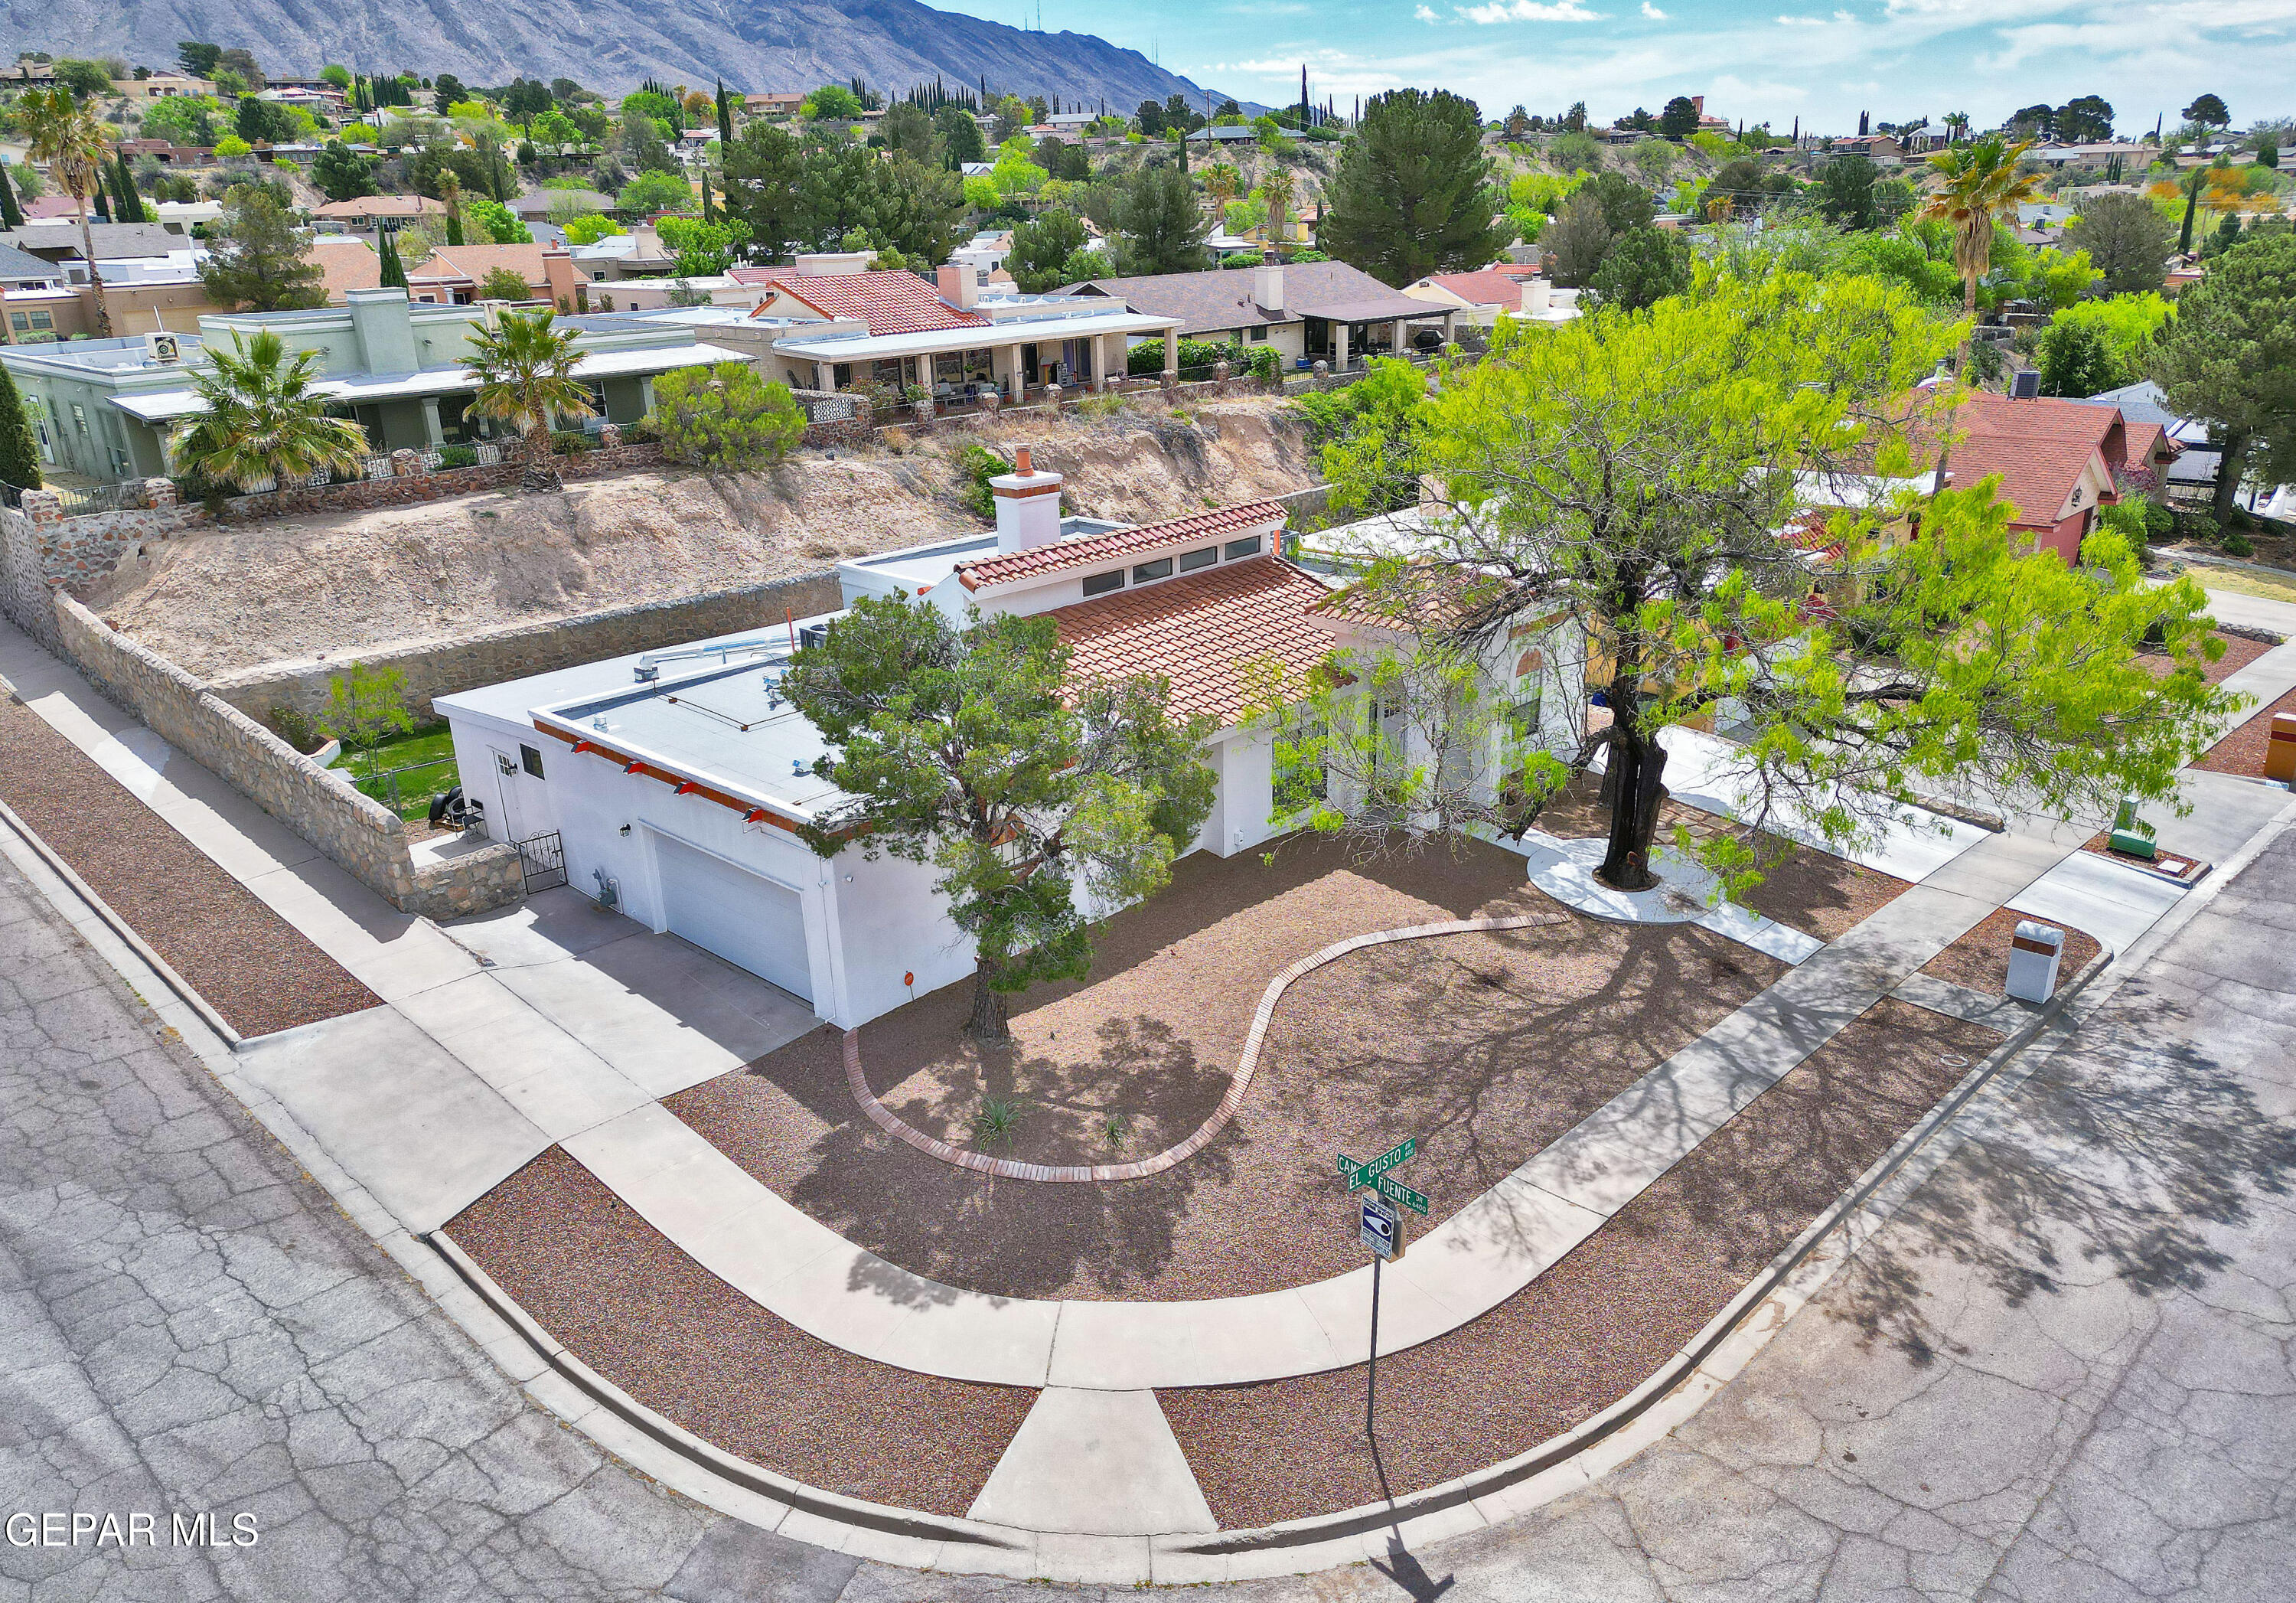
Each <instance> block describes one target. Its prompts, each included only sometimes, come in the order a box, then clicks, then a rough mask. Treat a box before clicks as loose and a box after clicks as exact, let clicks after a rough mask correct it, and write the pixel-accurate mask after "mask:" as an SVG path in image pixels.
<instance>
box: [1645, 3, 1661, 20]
mask: <svg viewBox="0 0 2296 1603" xmlns="http://www.w3.org/2000/svg"><path fill="white" fill-rule="evenodd" d="M1643 15H1644V16H1645V17H1648V18H1649V19H1650V20H1651V21H1653V22H1663V21H1666V13H1665V12H1662V11H1661V10H1659V8H1658V7H1657V6H1655V5H1652V4H1651V0H1643Z"/></svg>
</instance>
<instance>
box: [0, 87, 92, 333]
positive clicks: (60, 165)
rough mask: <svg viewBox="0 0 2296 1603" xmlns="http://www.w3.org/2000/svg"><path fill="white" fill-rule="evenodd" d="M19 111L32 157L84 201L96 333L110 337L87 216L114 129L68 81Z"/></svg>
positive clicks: (83, 236) (82, 239)
mask: <svg viewBox="0 0 2296 1603" xmlns="http://www.w3.org/2000/svg"><path fill="white" fill-rule="evenodd" d="M16 114H17V120H18V125H19V126H20V127H22V129H23V130H24V136H25V139H26V141H27V142H28V143H29V145H30V147H31V149H30V154H31V157H32V160H36V161H45V162H46V163H47V164H48V173H49V176H50V177H53V178H54V179H55V181H56V182H57V183H58V184H60V185H62V186H63V189H64V193H67V194H69V195H70V196H71V197H72V199H73V200H75V201H78V202H79V244H80V254H81V255H83V256H85V257H86V258H87V287H88V289H89V291H90V292H91V293H92V294H93V295H94V300H95V337H96V338H97V339H99V340H105V339H110V338H111V308H108V307H107V306H105V305H104V302H103V275H102V274H101V273H99V272H98V271H96V266H95V238H94V234H92V233H90V231H89V229H88V220H87V219H88V208H89V206H90V204H91V202H92V199H93V197H94V195H95V194H96V193H98V192H99V191H100V190H101V188H102V184H103V169H104V164H105V163H106V162H107V161H108V160H110V159H111V129H110V128H109V127H105V126H104V123H103V119H102V118H100V117H98V116H97V115H96V114H95V108H94V107H93V106H89V105H83V104H81V103H80V102H79V101H78V100H77V99H76V98H74V97H73V95H72V92H71V91H70V89H67V88H65V87H63V86H61V85H58V86H56V87H54V88H53V89H46V90H40V89H35V90H33V91H32V92H31V93H30V94H29V95H25V96H24V98H23V99H22V100H21V102H19V103H18V104H17V107H16Z"/></svg>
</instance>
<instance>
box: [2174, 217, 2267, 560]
mask: <svg viewBox="0 0 2296 1603" xmlns="http://www.w3.org/2000/svg"><path fill="white" fill-rule="evenodd" d="M2152 373H2153V382H2156V383H2158V384H2159V385H2160V386H2161V389H2162V390H2164V391H2165V392H2166V393H2167V396H2168V404H2169V407H2172V408H2173V409H2174V410H2176V411H2177V412H2179V413H2181V414H2183V415H2185V416H2187V417H2204V418H2207V419H2209V420H2210V429H2211V433H2212V434H2213V436H2214V437H2215V438H2216V440H2218V443H2219V444H2220V445H2221V446H2222V448H2223V452H2224V456H2223V459H2222V465H2221V466H2219V467H2218V470H2217V486H2216V510H2217V514H2218V517H2219V519H2223V518H2227V517H2229V516H2230V515H2231V513H2232V511H2233V508H2234V500H2233V497H2234V496H2235V493H2236V492H2237V491H2238V489H2239V488H2240V485H2241V481H2242V480H2243V478H2244V477H2245V476H2246V475H2247V473H2248V472H2249V470H2250V468H2251V465H2253V466H2255V467H2256V468H2257V469H2259V470H2260V473H2261V475H2262V476H2263V477H2265V478H2267V479H2268V480H2269V481H2272V482H2275V483H2286V482H2289V481H2292V480H2296V236H2292V235H2290V234H2267V235H2263V236H2261V237H2259V238H2257V239H2253V240H2250V241H2247V242H2245V243H2242V244H2240V245H2237V246H2235V248H2233V249H2232V250H2230V251H2226V252H2225V253H2224V254H2223V255H2222V256H2220V257H2218V258H2217V259H2216V260H2215V262H2213V263H2212V264H2211V265H2210V268H2209V274H2208V276H2207V277H2206V278H2203V279H2202V281H2201V282H2200V283H2199V284H2194V286H2192V287H2191V288H2190V289H2188V290H2186V291H2185V292H2184V293H2183V294H2181V295H2179V296H2178V297H2177V306H2176V312H2175V316H2173V317H2172V318H2171V319H2170V321H2169V325H2168V327H2167V329H2166V330H2165V332H2164V333H2162V334H2161V338H2160V341H2159V343H2158V344H2157V346H2156V347H2155V349H2154V351H2153V359H2152ZM2251 458H2253V462H2252V463H2251Z"/></svg>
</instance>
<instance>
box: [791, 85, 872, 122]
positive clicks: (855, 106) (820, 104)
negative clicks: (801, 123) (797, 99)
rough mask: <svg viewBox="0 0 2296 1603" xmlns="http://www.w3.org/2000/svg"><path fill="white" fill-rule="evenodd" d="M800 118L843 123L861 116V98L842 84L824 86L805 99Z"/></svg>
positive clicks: (800, 110)
mask: <svg viewBox="0 0 2296 1603" xmlns="http://www.w3.org/2000/svg"><path fill="white" fill-rule="evenodd" d="M798 114H799V116H801V117H807V118H815V119H824V120H832V121H844V120H849V119H853V118H856V117H858V116H860V115H861V97H860V96H859V95H856V94H854V93H853V91H852V90H850V89H849V88H847V87H846V86H844V85H843V84H824V85H822V86H821V87H820V88H818V89H816V90H815V91H814V92H813V93H812V94H810V95H807V96H806V97H805V103H804V104H803V105H802V106H800V107H799V108H798Z"/></svg>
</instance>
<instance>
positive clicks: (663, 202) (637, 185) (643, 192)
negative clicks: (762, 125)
mask: <svg viewBox="0 0 2296 1603" xmlns="http://www.w3.org/2000/svg"><path fill="white" fill-rule="evenodd" d="M769 131H772V130H769ZM614 204H615V206H616V207H618V208H619V209H620V210H623V211H627V212H630V213H633V214H637V215H645V214H649V213H652V212H657V211H682V210H685V209H686V208H688V207H690V206H692V205H693V185H691V184H688V183H687V182H686V181H685V179H684V178H682V177H679V176H678V175H676V173H640V174H639V175H638V176H637V177H635V178H632V179H631V180H630V181H629V182H628V183H627V184H625V185H622V193H619V194H618V195H616V196H615V197H614Z"/></svg>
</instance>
